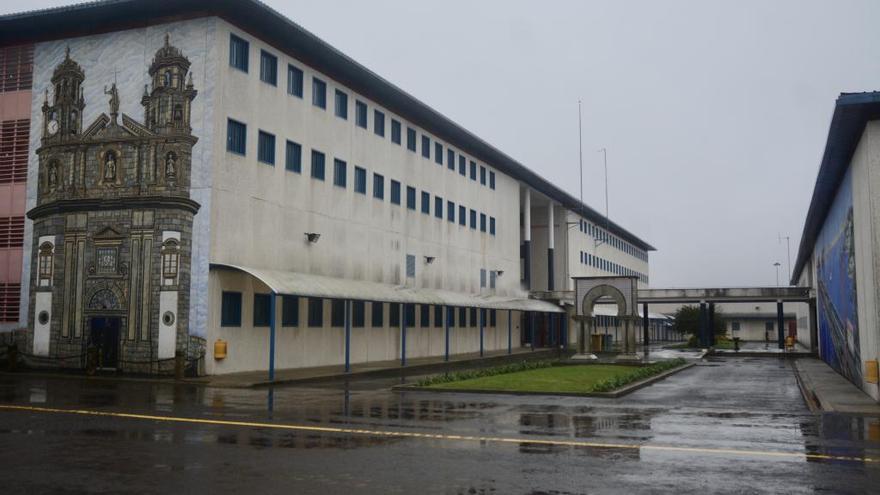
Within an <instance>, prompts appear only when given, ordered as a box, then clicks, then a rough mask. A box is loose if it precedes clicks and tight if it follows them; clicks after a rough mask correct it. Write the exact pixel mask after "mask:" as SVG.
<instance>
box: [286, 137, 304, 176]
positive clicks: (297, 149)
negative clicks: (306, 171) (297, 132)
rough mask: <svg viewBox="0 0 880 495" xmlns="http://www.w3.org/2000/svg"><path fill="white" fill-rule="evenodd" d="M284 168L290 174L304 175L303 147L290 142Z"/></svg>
mask: <svg viewBox="0 0 880 495" xmlns="http://www.w3.org/2000/svg"><path fill="white" fill-rule="evenodd" d="M285 148H286V156H285V160H284V168H285V169H286V170H288V171H290V172H296V173H298V174H299V173H302V146H300V145H299V143H294V142H293V141H290V140H288V141H287V146H286V147H285Z"/></svg>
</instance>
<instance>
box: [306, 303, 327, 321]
mask: <svg viewBox="0 0 880 495" xmlns="http://www.w3.org/2000/svg"><path fill="white" fill-rule="evenodd" d="M308 318H309V326H310V327H323V326H324V300H323V299H321V298H320V297H310V298H309V316H308Z"/></svg>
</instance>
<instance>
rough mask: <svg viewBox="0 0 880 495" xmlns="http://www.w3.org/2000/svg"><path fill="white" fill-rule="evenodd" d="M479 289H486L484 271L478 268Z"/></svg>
mask: <svg viewBox="0 0 880 495" xmlns="http://www.w3.org/2000/svg"><path fill="white" fill-rule="evenodd" d="M480 288H481V289H485V288H486V269H485V268H480Z"/></svg>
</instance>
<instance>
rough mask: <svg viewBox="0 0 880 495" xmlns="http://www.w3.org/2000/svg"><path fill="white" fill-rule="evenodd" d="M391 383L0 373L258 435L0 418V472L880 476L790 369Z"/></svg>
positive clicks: (360, 478) (857, 441)
mask: <svg viewBox="0 0 880 495" xmlns="http://www.w3.org/2000/svg"><path fill="white" fill-rule="evenodd" d="M412 379H414V377H409V378H407V380H412ZM399 382H400V378H371V379H359V380H356V381H352V382H348V381H336V382H324V383H315V384H310V385H308V386H287V387H277V388H274V389H262V390H234V389H210V388H202V387H196V386H189V385H180V386H173V385H159V384H152V383H145V382H130V381H104V380H85V379H79V378H74V377H71V378H38V377H34V376H25V375H18V376H10V375H5V376H3V377H0V405H2V404H20V405H32V406H40V407H46V408H65V409H73V408H76V409H87V410H98V411H112V412H126V413H136V414H147V415H158V416H174V417H182V418H203V419H209V420H218V421H221V420H222V421H235V422H248V423H260V424H257V425H249V426H241V425H238V426H231V425H227V424H191V423H174V422H161V421H153V420H147V419H142V420H138V419H130V418H116V417H83V416H76V417H74V416H72V415H63V414H49V413H40V412H36V411H31V412H27V411H0V425H2V429H0V445H3V446H4V448H3V449H0V465H2V466H4V470H7V472H8V473H17V474H16V479H17V480H19V479H20V480H21V483H17V484H16V485H15V487H16V488H20V491H21V492H23V493H25V492H40V491H59V490H65V489H66V490H70V491H73V492H78V491H95V492H101V491H105V492H125V491H126V490H127V491H128V492H130V493H152V492H156V493H158V492H163V491H164V492H168V491H169V490H171V491H172V492H176V491H182V490H186V489H187V488H189V489H192V488H193V487H198V489H199V491H208V490H211V491H219V492H227V491H239V490H247V491H249V492H254V493H263V492H288V493H289V492H290V490H291V488H298V489H300V490H301V491H303V492H306V493H309V492H312V491H319V490H320V491H322V492H326V493H351V492H358V491H362V492H374V493H413V492H415V491H418V492H422V493H603V492H607V493H618V492H629V493H632V492H642V491H645V492H652V491H658V492H663V491H671V490H675V491H679V492H698V491H699V492H705V491H712V492H729V491H745V492H753V491H755V492H787V493H792V492H794V493H798V492H812V491H822V490H830V491H833V492H835V493H841V492H843V493H845V492H853V493H859V492H863V491H865V490H869V488H870V487H872V486H873V487H876V486H877V482H878V481H880V463H878V462H874V461H876V460H878V459H880V419H878V418H867V417H860V416H847V415H836V414H813V413H811V412H809V410H808V409H807V408H806V406H805V405H804V403H803V400H802V398H801V397H800V393H799V391H798V388H797V384H796V381H795V376H794V373H793V370H792V367H791V365H790V363H788V362H786V361H785V360H779V359H775V358H723V359H720V358H711V359H708V360H704V361H702V362H701V363H700V364H698V365H697V366H695V367H693V368H691V369H688V370H686V371H684V372H681V373H679V374H676V375H674V376H672V377H670V378H668V379H666V380H663V381H660V382H657V383H656V384H654V385H652V386H650V387H647V388H644V389H641V390H639V391H637V392H635V393H633V394H631V395H629V396H627V397H624V398H621V399H616V400H615V399H598V398H590V399H584V398H573V397H551V396H546V397H541V396H508V395H489V396H480V395H472V394H462V395H456V394H447V393H444V394H431V393H424V392H405V393H396V392H391V391H390V390H389V388H390V386H391V385H394V384H396V383H399ZM262 423H266V424H265V425H261V424H262ZM276 424H277V425H302V426H317V427H322V428H329V429H331V430H333V429H336V431H289V430H284V429H278V428H273V427H271V425H276ZM339 429H345V430H346V431H350V430H351V429H357V430H363V431H364V432H362V433H357V434H352V433H341V432H339V431H338V430H339ZM389 431H390V432H407V433H411V434H431V435H436V436H437V437H433V438H418V437H416V438H413V437H399V436H388V435H382V434H379V433H381V432H389ZM370 432H373V433H370ZM640 445H648V446H654V447H658V448H637V446H640ZM660 447H662V448H660ZM780 454H789V455H780ZM844 458H855V459H857V460H855V461H853V460H843V459H844ZM866 458H867V459H869V460H867V461H866V460H864V459H866ZM14 492H15V490H13V493H14Z"/></svg>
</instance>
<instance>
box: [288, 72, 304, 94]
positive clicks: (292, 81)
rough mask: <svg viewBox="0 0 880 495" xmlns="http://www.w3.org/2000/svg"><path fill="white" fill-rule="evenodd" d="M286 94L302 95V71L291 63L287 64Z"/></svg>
mask: <svg viewBox="0 0 880 495" xmlns="http://www.w3.org/2000/svg"><path fill="white" fill-rule="evenodd" d="M287 94H289V95H293V96H298V97H300V98H302V96H303V71H301V70H300V69H298V68H296V67H294V66H292V65H288V66H287Z"/></svg>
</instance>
